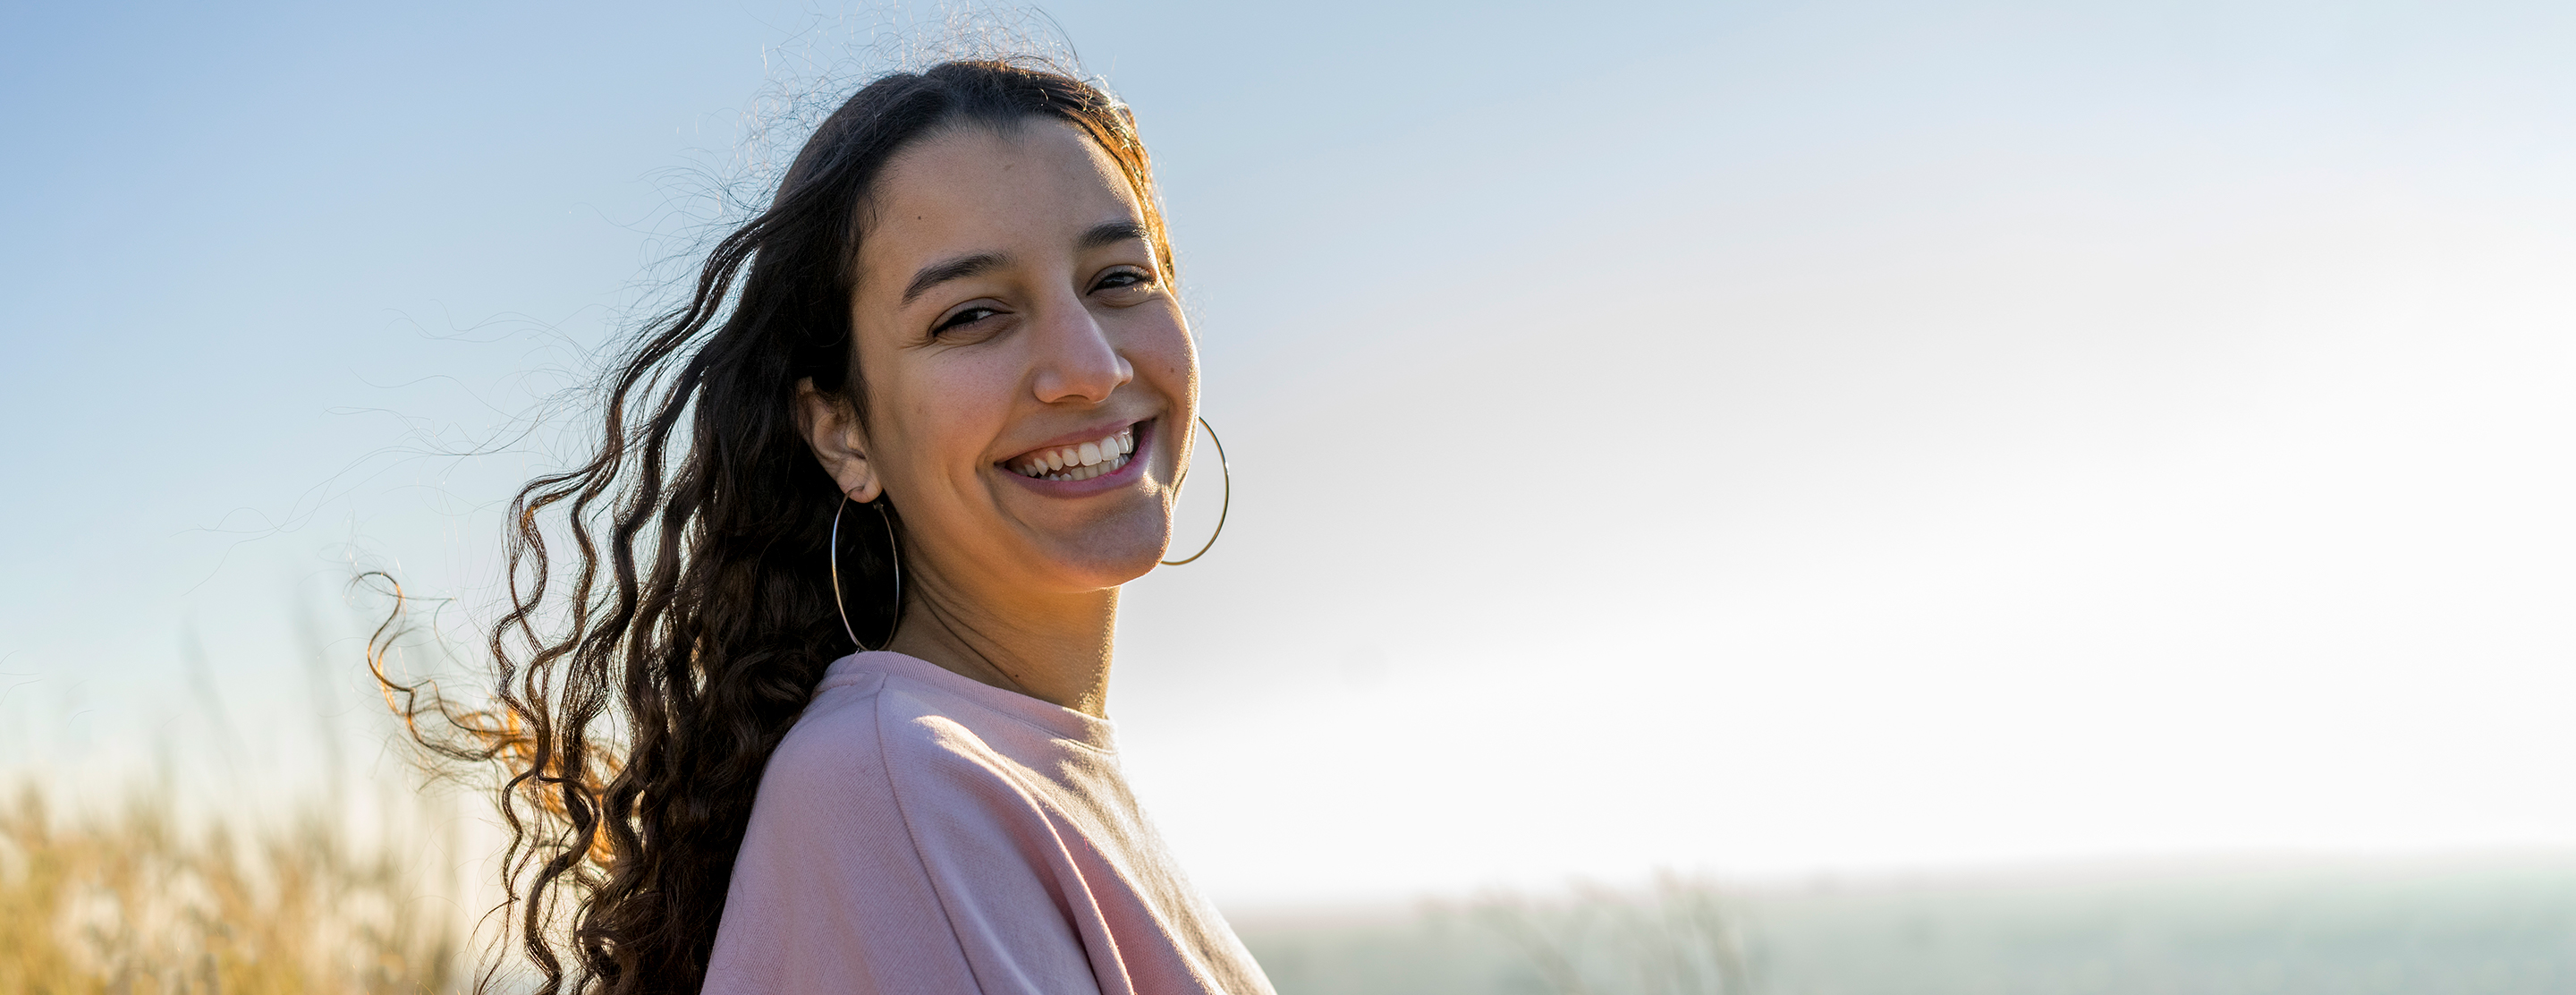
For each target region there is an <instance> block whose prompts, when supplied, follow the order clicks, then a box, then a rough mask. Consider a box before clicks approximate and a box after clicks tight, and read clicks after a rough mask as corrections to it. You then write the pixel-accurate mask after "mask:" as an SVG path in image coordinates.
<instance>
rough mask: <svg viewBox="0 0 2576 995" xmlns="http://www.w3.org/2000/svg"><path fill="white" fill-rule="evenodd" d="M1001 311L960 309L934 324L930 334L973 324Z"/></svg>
mask: <svg viewBox="0 0 2576 995" xmlns="http://www.w3.org/2000/svg"><path fill="white" fill-rule="evenodd" d="M1000 313H1002V312H1001V311H999V310H997V309H994V308H989V307H970V308H967V309H965V310H962V311H959V312H957V313H956V314H952V315H949V316H948V317H947V318H945V319H943V320H941V321H940V323H939V324H937V325H934V326H932V327H931V329H930V334H932V335H937V334H939V333H941V332H945V331H948V330H949V329H952V328H963V327H965V326H967V325H972V324H974V323H976V322H978V321H982V320H984V319H986V318H990V317H992V316H994V315H997V314H1000Z"/></svg>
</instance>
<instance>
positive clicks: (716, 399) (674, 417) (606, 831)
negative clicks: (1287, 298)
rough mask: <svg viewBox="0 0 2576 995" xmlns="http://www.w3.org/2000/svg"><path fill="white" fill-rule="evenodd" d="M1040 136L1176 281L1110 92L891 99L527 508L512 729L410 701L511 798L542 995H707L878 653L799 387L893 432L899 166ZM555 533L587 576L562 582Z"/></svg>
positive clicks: (726, 256) (1041, 87) (795, 179)
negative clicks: (745, 874)
mask: <svg viewBox="0 0 2576 995" xmlns="http://www.w3.org/2000/svg"><path fill="white" fill-rule="evenodd" d="M1032 118H1041V119H1054V120H1058V121H1063V122H1066V123H1068V124H1071V125H1073V126H1074V127H1077V128H1080V129H1081V130H1082V131H1083V132H1084V133H1086V134H1088V135H1089V136H1090V137H1091V139H1092V140H1093V141H1095V142H1097V143H1099V145H1100V147H1101V148H1102V149H1103V150H1105V151H1106V152H1107V153H1108V154H1109V155H1110V157H1111V158H1112V159H1114V160H1116V162H1117V163H1118V165H1119V167H1120V168H1121V170H1123V171H1124V173H1125V174H1126V178H1127V180H1128V181H1129V182H1130V183H1131V184H1133V185H1134V186H1135V191H1136V194H1137V197H1138V199H1139V201H1140V202H1141V203H1142V204H1143V205H1144V208H1145V211H1146V220H1147V224H1148V226H1149V228H1150V229H1151V232H1152V237H1153V242H1154V249H1155V251H1156V254H1157V256H1158V257H1159V258H1160V259H1162V260H1164V263H1163V265H1164V266H1165V267H1166V268H1167V270H1168V267H1169V266H1170V262H1169V261H1170V259H1171V253H1170V249H1169V246H1168V244H1167V240H1166V237H1165V235H1164V229H1163V223H1162V213H1161V210H1160V208H1159V206H1158V202H1157V201H1156V199H1155V197H1154V189H1153V176H1152V171H1151V169H1150V166H1149V162H1148V160H1147V158H1146V155H1145V148H1144V146H1143V145H1142V144H1141V143H1140V142H1138V140H1137V137H1136V130H1135V123H1134V119H1133V117H1132V116H1131V115H1130V114H1129V113H1128V111H1127V109H1126V107H1125V106H1124V105H1122V104H1120V103H1119V102H1117V100H1116V99H1115V98H1113V97H1111V96H1110V95H1109V94H1108V93H1106V92H1104V91H1103V90H1102V89H1101V88H1099V87H1096V86H1094V85H1092V84H1089V83H1086V82H1083V81H1082V80H1080V79H1078V78H1076V77H1074V76H1073V75H1071V74H1068V73H1066V72H1063V71H1061V70H1058V69H1055V68H1053V67H1052V66H1050V65H1048V64H1046V63H1043V62H1039V61H1035V60H1027V59H986V60H971V61H957V62H947V63H943V64H940V65H938V66H934V67H932V68H930V69H928V70H925V71H922V72H917V73H916V72H905V73H895V74H892V75H888V76H885V77H882V78H880V79H877V80H876V81H874V82H872V83H869V84H868V85H867V86H865V87H864V88H862V89H860V90H859V91H858V93H857V94H855V95H853V96H852V97H850V99H849V101H848V102H847V103H845V104H843V105H841V107H840V109H839V110H838V111H835V112H834V113H833V114H832V115H831V116H830V117H829V118H827V119H825V120H824V121H823V123H822V125H821V126H820V127H819V128H818V129H817V130H816V131H815V133H814V135H813V137H812V138H811V139H809V140H808V141H807V142H806V143H805V146H804V148H803V150H802V151H800V152H799V153H798V154H797V156H796V160H795V163H794V165H793V166H791V167H790V168H789V169H788V171H787V173H786V176H785V178H784V180H783V181H782V182H781V183H780V185H779V188H778V192H777V194H776V196H775V197H774V198H773V199H772V201H771V202H770V205H769V207H768V209H767V210H765V211H763V212H762V213H761V214H760V215H759V216H758V217H755V218H753V219H751V220H750V221H749V222H748V223H746V224H744V225H742V226H741V227H740V228H739V229H736V230H735V231H734V232H733V233H732V234H731V235H729V236H727V237H725V238H724V239H723V240H722V241H721V242H719V243H717V244H716V246H715V248H714V249H713V251H712V252H710V253H709V255H708V257H707V260H706V262H705V264H704V266H703V267H702V268H701V269H700V270H699V272H698V275H697V279H696V283H695V287H694V291H693V292H692V293H691V294H690V296H689V298H688V301H687V303H686V304H684V305H682V306H679V307H677V308H675V309H673V310H671V311H670V312H668V313H665V314H663V315H661V316H660V317H659V318H656V319H654V320H653V321H651V322H648V323H646V324H645V325H644V327H643V328H642V329H641V330H640V333H639V335H638V336H637V339H636V341H635V343H634V345H633V347H632V349H631V351H630V352H628V353H626V354H624V355H623V356H622V357H621V359H620V361H619V363H618V364H617V365H616V366H615V367H614V368H613V369H612V370H611V371H610V374H609V376H608V377H607V378H606V379H605V380H604V381H603V383H602V385H601V386H602V396H603V398H604V404H603V408H604V410H602V411H601V413H600V435H599V448H598V450H597V451H596V453H594V454H593V455H592V456H591V457H590V458H589V460H588V461H586V462H583V463H581V464H580V465H578V466H575V467H573V468H571V469H569V470H566V471H564V472H561V473H554V474H548V475H545V476H542V477H538V478H537V479H535V480H534V481H531V482H530V483H529V484H528V485H527V486H526V487H525V488H523V489H522V490H521V491H520V492H519V494H518V496H517V498H516V499H515V500H514V501H513V502H512V503H511V506H510V512H511V523H512V526H511V530H510V533H509V536H508V539H507V552H508V564H509V592H510V603H509V606H508V611H507V612H506V614H504V615H503V617H502V618H501V620H500V622H499V624H497V625H496V626H495V627H494V628H493V630H492V631H491V633H490V641H489V644H488V648H489V652H490V658H491V662H492V665H493V667H494V668H495V673H494V675H493V676H494V678H495V680H496V688H497V695H496V698H497V701H496V702H495V704H494V706H493V707H492V708H491V709H489V710H487V711H481V712H453V711H447V710H446V709H444V708H443V706H438V705H437V704H436V703H435V700H434V696H432V697H431V698H429V699H423V698H419V697H415V696H413V695H412V692H413V691H415V690H418V689H419V688H418V686H417V685H412V686H406V685H402V684H398V683H395V682H392V681H390V680H388V682H387V683H388V687H389V690H390V691H392V692H396V693H397V697H398V698H399V700H400V704H399V705H398V707H399V708H400V710H401V711H403V712H404V713H405V715H406V716H407V717H414V718H416V717H417V716H418V715H419V714H421V713H422V712H423V711H424V710H428V711H430V712H432V713H433V714H436V713H444V717H445V718H446V719H447V720H449V722H451V723H453V727H454V728H462V729H463V730H465V732H466V733H467V735H466V736H464V737H463V738H456V737H453V736H439V735H432V734H431V733H430V732H428V731H419V732H418V735H419V736H420V737H421V738H422V740H423V742H424V743H427V744H429V745H430V746H431V747H432V748H433V749H435V750H437V751H439V752H440V753H442V754H443V755H445V756H446V757H448V758H451V759H455V760H465V761H477V762H489V763H494V764H498V765H500V766H501V768H502V769H503V772H504V773H505V774H506V783H505V784H504V786H503V787H501V789H500V791H499V797H498V804H499V807H500V811H501V815H502V818H503V820H504V821H505V822H506V823H507V825H508V827H509V830H510V835H511V841H510V846H509V850H508V852H507V856H506V859H505V860H504V862H503V863H504V868H503V871H502V883H503V885H504V886H505V888H507V889H508V892H509V895H510V904H508V905H505V906H503V909H504V910H506V912H507V914H506V916H505V920H506V923H507V930H508V932H509V935H510V939H511V940H512V941H514V942H515V943H516V944H517V945H518V946H519V948H520V949H521V950H522V951H523V952H524V953H525V954H526V956H527V957H528V958H529V960H530V961H531V966H533V967H534V968H535V969H536V970H537V971H538V972H539V973H540V974H541V975H542V979H543V984H542V986H541V987H540V988H539V989H538V991H540V992H543V993H549V995H553V993H561V992H567V991H569V992H590V991H602V992H608V993H616V995H626V993H645V992H695V991H696V990H697V989H698V986H699V984H700V982H701V980H702V979H703V977H704V975H705V972H706V964H707V957H708V954H709V952H710V949H711V948H712V946H713V944H714V941H715V931H716V922H717V918H718V916H719V915H721V913H722V912H723V909H724V899H725V889H726V886H727V884H728V882H729V881H730V879H731V877H732V870H733V859H734V851H735V848H736V847H737V846H738V845H739V844H740V842H741V840H742V835H743V828H744V825H745V823H746V821H747V820H748V819H749V817H750V813H751V803H752V795H753V792H754V791H755V790H756V789H757V787H758V785H759V782H760V774H761V769H762V767H763V766H764V765H765V764H766V763H767V762H768V759H769V755H770V753H771V751H772V750H774V749H775V748H776V747H777V745H778V742H779V740H780V738H781V737H783V736H785V735H786V733H787V728H788V726H789V725H790V724H791V723H793V722H794V721H795V720H796V716H797V714H798V712H799V711H800V710H801V709H803V708H804V706H805V702H806V699H807V697H808V696H809V695H810V694H811V693H812V691H813V688H814V685H815V684H816V682H818V681H819V680H821V678H822V674H823V670H824V668H825V666H826V665H828V664H829V663H830V662H831V661H832V660H834V659H837V658H839V657H840V656H842V655H844V654H846V653H848V652H850V650H851V648H852V647H851V645H850V638H849V637H848V636H847V635H845V634H844V632H843V629H842V624H841V618H840V616H839V614H838V613H837V612H836V611H835V609H834V605H833V596H832V587H831V579H830V577H829V575H828V573H829V568H828V566H827V562H828V560H829V552H830V550H829V549H828V548H827V547H828V538H827V537H828V536H829V534H830V531H831V524H832V518H833V514H834V513H835V511H837V510H839V508H840V505H841V501H842V498H841V495H840V492H839V489H838V487H837V485H835V484H834V483H833V481H832V480H831V478H830V477H829V476H828V475H826V474H825V473H824V471H823V469H822V467H821V466H820V465H819V463H818V461H817V460H816V459H815V457H814V455H813V453H812V451H811V450H810V449H809V448H808V447H807V444H806V441H805V439H804V437H803V436H802V434H801V433H799V431H798V430H797V423H796V418H795V415H794V410H793V398H794V390H795V385H796V383H797V381H798V380H799V379H801V378H807V377H811V378H812V379H813V381H814V384H815V386H816V387H817V388H819V389H821V390H822V391H824V392H825V393H827V394H837V395H839V396H841V397H844V398H846V399H847V400H849V401H850V402H851V404H852V405H853V406H854V407H855V408H856V409H857V410H858V412H859V414H860V416H861V418H862V419H864V418H865V416H866V413H867V399H866V392H865V390H864V389H863V388H864V384H863V383H862V382H861V381H860V379H858V378H855V377H854V376H853V374H854V373H855V371H856V366H855V360H854V352H853V350H852V347H851V346H852V343H851V328H850V305H851V294H852V293H853V292H854V286H855V282H856V271H857V267H856V261H857V256H858V249H859V243H860V240H861V239H862V238H863V237H864V236H865V234H866V232H865V231H864V225H865V209H866V206H867V203H866V202H867V199H868V197H869V194H870V192H871V188H872V185H873V184H874V183H875V182H876V180H877V177H878V176H879V174H880V173H881V172H882V171H883V169H884V168H885V165H886V163H887V161H888V160H889V159H891V158H892V157H893V156H894V155H895V154H896V153H897V152H899V151H901V150H902V149H904V148H905V147H907V146H908V145H910V144H911V143H913V142H916V141H918V140H920V139H921V138H923V137H925V136H928V135H930V134H933V133H935V132H938V131H940V130H942V129H945V128H949V127H954V126H958V125H969V124H971V125H982V126H986V127H996V128H1011V127H1016V126H1018V125H1019V124H1021V123H1023V122H1025V121H1027V120H1029V119H1032ZM746 267H747V269H746ZM1166 275H1167V276H1168V275H1169V274H1168V272H1167V273H1166ZM890 498H891V496H890ZM896 510H898V511H899V509H896ZM853 511H854V513H853V514H851V515H850V523H849V524H850V525H852V526H855V527H845V528H844V529H843V530H842V533H843V534H842V538H841V542H842V544H843V548H842V555H841V561H842V567H841V570H842V584H843V586H844V588H845V589H846V590H847V591H849V592H850V595H851V596H850V599H849V603H848V609H849V612H850V624H851V625H852V626H853V627H854V628H855V629H856V630H857V632H858V633H859V635H860V636H861V637H862V638H874V637H875V634H876V633H879V632H884V631H886V630H887V628H888V626H889V625H890V624H891V623H892V621H893V615H892V613H893V612H894V611H895V610H897V609H896V606H894V605H890V604H887V603H886V601H887V599H886V597H885V595H884V594H883V593H882V592H885V591H887V590H888V589H889V588H890V587H891V586H892V583H891V577H890V576H889V574H888V571H889V570H890V567H889V565H888V559H887V553H888V552H889V550H888V547H887V543H888V541H889V537H888V536H887V535H886V530H885V528H884V527H883V526H881V525H880V524H879V523H878V522H877V520H876V519H877V516H876V515H875V514H874V513H870V512H866V511H864V510H863V509H853ZM894 521H896V522H898V523H899V522H900V521H901V519H900V518H899V517H897V518H895V519H894ZM550 533H553V534H554V538H555V539H556V540H557V541H568V542H569V544H570V546H571V549H572V551H573V553H574V554H575V556H576V557H577V558H576V559H574V560H573V561H572V562H570V563H567V564H560V565H559V564H558V563H557V562H556V561H555V560H554V559H553V554H552V552H551V550H552V547H550V546H549V544H548V543H549V534H550ZM567 568H568V569H567ZM388 631H390V630H388ZM386 638H389V637H387V636H385V635H384V634H383V633H380V634H379V640H378V643H379V648H380V646H381V644H382V643H383V642H384V640H385V639H386ZM378 673H379V675H380V676H381V674H382V673H383V671H382V669H381V668H379V670H378ZM424 700H427V701H428V702H429V703H428V704H422V702H423V701H424ZM413 728H414V729H415V730H416V731H418V730H421V726H420V724H419V723H418V722H415V723H414V725H413ZM499 966H500V965H498V964H495V965H494V967H495V968H498V967H499ZM493 977H494V975H493V973H492V972H490V971H487V972H486V973H485V975H484V978H485V982H486V985H487V987H488V986H489V984H490V983H491V981H492V979H493Z"/></svg>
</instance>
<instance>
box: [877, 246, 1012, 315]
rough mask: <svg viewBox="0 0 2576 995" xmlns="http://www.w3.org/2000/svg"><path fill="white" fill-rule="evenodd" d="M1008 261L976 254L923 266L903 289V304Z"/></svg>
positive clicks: (1000, 257) (995, 254)
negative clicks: (932, 290)
mask: <svg viewBox="0 0 2576 995" xmlns="http://www.w3.org/2000/svg"><path fill="white" fill-rule="evenodd" d="M1009 261H1010V259H1009V257H1007V256H1004V255H1002V254H1001V253H998V252H978V253H975V254H974V255H971V256H959V257H957V258H955V259H950V260H947V261H945V262H936V263H932V264H930V265H928V266H924V267H922V268H921V272H918V273H915V274H913V275H912V283H910V284H909V285H906V286H905V287H904V288H903V303H904V304H905V305H906V306H909V305H911V304H912V302H913V301H914V300H916V299H918V298H919V297H920V296H921V295H922V294H923V293H924V292H926V291H928V290H929V289H930V288H932V287H936V286H938V285H940V284H943V283H946V282H948V281H950V280H963V279H965V278H967V277H970V276H974V275H975V274H977V273H982V272H984V271H986V270H990V269H994V268H996V267H999V266H1001V265H1002V264H1003V263H1006V262H1009Z"/></svg>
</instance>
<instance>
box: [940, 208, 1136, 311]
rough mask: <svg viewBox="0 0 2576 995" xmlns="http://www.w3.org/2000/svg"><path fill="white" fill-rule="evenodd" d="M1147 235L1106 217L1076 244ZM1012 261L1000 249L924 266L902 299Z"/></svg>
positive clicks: (1106, 242) (1091, 245)
mask: <svg viewBox="0 0 2576 995" xmlns="http://www.w3.org/2000/svg"><path fill="white" fill-rule="evenodd" d="M1146 236H1147V232H1146V230H1145V226H1144V225H1142V224H1139V223H1137V222H1134V221H1104V222H1101V223H1100V224H1096V225H1093V226H1091V230H1089V231H1086V232H1083V233H1082V237H1081V238H1080V239H1078V240H1076V241H1075V242H1074V245H1075V247H1077V248H1082V249H1097V248H1100V247H1101V246H1104V245H1116V244H1118V243H1120V242H1125V241H1130V240H1133V241H1139V242H1144V241H1151V239H1149V238H1147V237H1146ZM1010 261H1011V259H1010V257H1009V256H1005V255H1003V254H1001V253H998V252H978V253H975V254H973V255H966V256H958V257H957V258H955V259H948V260H943V261H940V262H936V263H932V264H930V265H928V266H924V267H922V268H921V271H920V272H918V273H914V274H913V275H912V282H911V283H909V284H906V285H905V286H904V288H903V303H904V304H905V305H906V306H909V305H911V304H912V302H913V301H915V300H919V299H920V298H921V295H923V294H925V293H928V292H929V291H930V288H932V287H936V286H938V285H940V284H943V283H946V282H948V281H950V280H963V279H965V278H967V277H970V276H974V275H975V274H978V273H984V272H988V271H990V270H993V269H995V268H997V267H1000V266H1002V265H1003V264H1005V263H1008V262H1010Z"/></svg>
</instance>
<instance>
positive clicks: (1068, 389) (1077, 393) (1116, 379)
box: [1034, 301, 1136, 404]
mask: <svg viewBox="0 0 2576 995" xmlns="http://www.w3.org/2000/svg"><path fill="white" fill-rule="evenodd" d="M1036 331H1037V333H1038V334H1037V335H1036V336H1035V340H1036V341H1035V345H1036V350H1037V355H1036V356H1035V357H1034V358H1035V360H1036V365H1037V384H1036V386H1037V395H1038V400H1039V401H1041V402H1044V403H1047V404H1057V403H1063V402H1068V401H1070V402H1078V403H1089V404H1098V403H1100V402H1102V401H1106V400H1108V399H1109V395H1110V393H1111V392H1113V391H1116V390H1117V389H1118V387H1119V386H1120V385H1121V384H1124V383H1126V382H1127V381H1129V380H1131V379H1134V378H1135V375H1136V370H1135V368H1134V367H1132V366H1129V365H1128V364H1127V357H1125V356H1121V355H1119V354H1118V346H1117V343H1115V342H1112V341H1111V340H1110V337H1109V331H1108V329H1105V328H1102V327H1101V325H1100V321H1099V320H1098V319H1097V318H1096V317H1094V316H1093V315H1092V313H1091V309H1089V308H1086V307H1083V306H1082V305H1081V304H1080V303H1079V302H1074V301H1068V302H1065V303H1063V304H1061V305H1059V306H1056V307H1051V308H1048V309H1047V313H1046V314H1045V315H1044V316H1043V317H1042V318H1041V319H1040V321H1039V322H1038V327H1037V329H1036Z"/></svg>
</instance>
